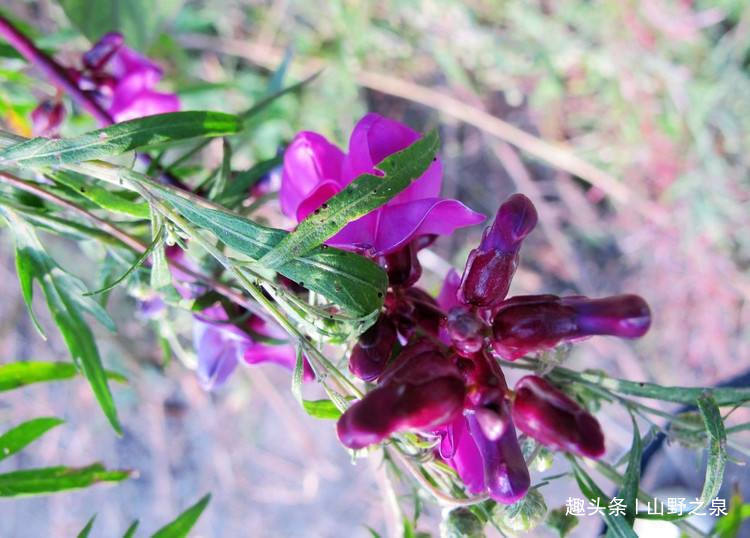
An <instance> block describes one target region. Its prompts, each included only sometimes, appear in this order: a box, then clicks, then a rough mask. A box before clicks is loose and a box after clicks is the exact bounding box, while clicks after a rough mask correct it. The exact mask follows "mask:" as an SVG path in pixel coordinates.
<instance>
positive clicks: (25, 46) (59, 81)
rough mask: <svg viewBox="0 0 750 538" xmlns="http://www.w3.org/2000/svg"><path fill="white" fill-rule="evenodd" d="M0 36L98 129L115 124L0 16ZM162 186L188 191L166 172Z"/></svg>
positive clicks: (145, 157) (147, 159) (143, 157)
mask: <svg viewBox="0 0 750 538" xmlns="http://www.w3.org/2000/svg"><path fill="white" fill-rule="evenodd" d="M0 36H2V37H4V38H5V39H6V41H8V43H10V44H11V46H12V47H13V48H15V49H16V50H17V51H18V52H19V53H20V54H21V56H23V57H24V58H26V59H27V60H28V61H29V62H30V63H31V64H33V65H35V66H36V67H37V68H38V69H40V70H41V71H42V73H44V75H45V76H46V77H47V78H48V79H49V80H50V82H52V84H54V85H55V86H57V87H58V88H60V89H61V90H63V91H65V92H67V93H68V95H70V97H71V98H72V99H73V100H74V101H75V102H76V103H78V104H79V105H80V106H81V107H83V109H84V110H86V111H87V112H88V113H89V114H91V115H92V116H93V117H94V119H96V121H98V122H99V123H100V124H101V125H102V126H104V127H106V126H107V125H112V124H113V123H115V120H114V118H112V116H111V115H110V114H109V112H107V111H106V110H104V109H103V108H102V107H101V105H99V103H97V102H96V100H95V99H94V98H92V97H91V96H90V95H88V94H87V93H86V92H84V91H83V90H81V89H80V88H79V87H78V85H77V84H76V83H75V81H73V80H72V79H71V78H70V76H68V72H67V70H66V69H65V68H64V67H63V66H62V65H60V64H59V63H57V61H56V60H55V59H54V58H52V57H51V56H48V55H47V54H45V53H44V51H42V50H40V49H39V48H38V47H37V46H36V45H34V43H33V42H32V41H31V40H30V39H29V38H28V37H26V36H25V35H24V34H23V33H21V31H20V30H18V28H16V27H15V26H13V23H12V22H10V21H9V20H8V19H6V18H5V17H3V16H2V15H1V14H0ZM136 155H137V157H138V160H140V161H141V162H143V163H145V164H146V165H150V164H151V162H152V159H151V157H150V156H149V155H146V154H145V153H138V154H136ZM161 179H162V181H163V182H164V183H167V184H169V185H173V186H175V187H179V188H181V189H185V190H189V189H187V187H186V186H185V184H184V183H182V181H180V180H179V178H177V177H175V176H173V175H172V174H170V173H169V172H164V173H163V174H161Z"/></svg>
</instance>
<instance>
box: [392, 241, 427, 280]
mask: <svg viewBox="0 0 750 538" xmlns="http://www.w3.org/2000/svg"><path fill="white" fill-rule="evenodd" d="M417 251H418V245H417V244H416V240H415V241H412V242H410V243H407V244H406V245H405V246H404V247H402V248H400V249H399V250H397V251H395V252H392V253H391V254H387V255H386V256H384V264H385V270H386V272H387V273H388V283H389V284H390V285H391V286H394V287H401V288H408V287H409V286H411V285H413V284H414V283H415V282H416V281H417V280H419V277H420V276H422V266H421V265H420V264H419V260H418V259H417Z"/></svg>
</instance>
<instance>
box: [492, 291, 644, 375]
mask: <svg viewBox="0 0 750 538" xmlns="http://www.w3.org/2000/svg"><path fill="white" fill-rule="evenodd" d="M650 325H651V312H650V310H649V307H648V304H646V301H644V300H643V299H642V298H641V297H639V296H637V295H616V296H613V297H605V298H602V299H589V298H587V297H581V296H574V297H557V296H555V295H520V296H517V297H512V298H510V299H508V300H507V301H504V302H503V303H501V304H500V306H499V307H498V309H497V311H496V313H495V316H494V319H493V320H492V346H493V348H494V350H495V352H496V353H497V354H498V355H500V356H501V357H503V358H504V359H507V360H515V359H517V358H518V357H521V356H523V355H525V354H527V353H530V352H534V351H541V350H544V349H549V348H552V347H554V346H556V345H557V344H559V343H560V342H567V341H573V340H579V339H582V338H586V337H588V336H593V335H612V336H619V337H621V338H638V337H640V336H643V335H644V334H645V333H646V331H648V328H649V326H650Z"/></svg>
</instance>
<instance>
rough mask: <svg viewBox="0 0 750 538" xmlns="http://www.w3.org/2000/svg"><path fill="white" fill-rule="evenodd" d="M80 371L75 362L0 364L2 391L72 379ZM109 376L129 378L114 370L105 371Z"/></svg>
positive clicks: (121, 380) (124, 380) (0, 385)
mask: <svg viewBox="0 0 750 538" xmlns="http://www.w3.org/2000/svg"><path fill="white" fill-rule="evenodd" d="M79 373H80V372H79V370H78V369H77V368H76V367H75V365H74V364H71V363H69V362H37V361H29V362H11V363H8V364H2V365H0V392H3V391H6V390H12V389H17V388H20V387H25V386H26V385H31V384H32V383H43V382H49V381H62V380H65V379H72V378H74V377H75V376H76V375H78V374H79ZM104 373H105V375H106V376H107V378H109V379H111V380H112V381H116V382H118V383H127V381H128V380H127V378H126V377H125V376H124V375H122V374H118V373H117V372H112V371H110V370H105V371H104Z"/></svg>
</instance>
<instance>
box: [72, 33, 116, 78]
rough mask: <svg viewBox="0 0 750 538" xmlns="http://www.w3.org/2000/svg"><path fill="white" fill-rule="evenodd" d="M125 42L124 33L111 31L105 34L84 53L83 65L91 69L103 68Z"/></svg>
mask: <svg viewBox="0 0 750 538" xmlns="http://www.w3.org/2000/svg"><path fill="white" fill-rule="evenodd" d="M122 44H123V37H122V34H120V33H117V32H110V33H108V34H104V35H103V36H102V37H101V39H99V41H97V42H96V43H94V45H93V46H92V47H91V48H90V49H89V50H88V52H86V53H85V54H84V55H83V58H82V60H83V65H84V67H86V68H87V69H90V70H91V71H99V70H101V69H102V68H103V67H104V66H105V65H106V64H107V62H109V60H110V59H111V58H112V56H114V54H115V53H116V52H117V51H118V49H119V48H120V47H121V46H122Z"/></svg>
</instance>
